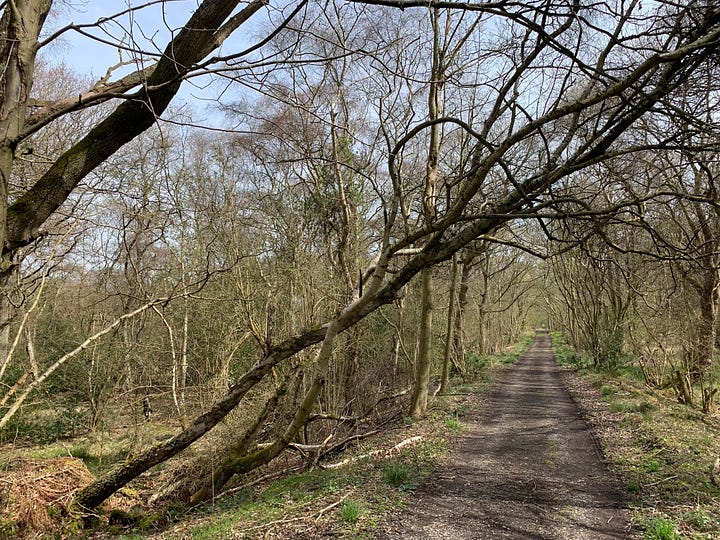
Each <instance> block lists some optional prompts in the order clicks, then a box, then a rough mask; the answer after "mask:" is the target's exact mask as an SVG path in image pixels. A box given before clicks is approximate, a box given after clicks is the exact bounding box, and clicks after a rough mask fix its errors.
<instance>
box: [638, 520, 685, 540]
mask: <svg viewBox="0 0 720 540" xmlns="http://www.w3.org/2000/svg"><path fill="white" fill-rule="evenodd" d="M643 528H644V529H645V538H647V540H677V539H679V538H680V535H679V534H678V532H677V527H676V525H675V523H674V522H673V521H672V520H670V519H666V518H661V517H654V518H652V519H650V520H648V521H646V522H645V523H644V524H643Z"/></svg>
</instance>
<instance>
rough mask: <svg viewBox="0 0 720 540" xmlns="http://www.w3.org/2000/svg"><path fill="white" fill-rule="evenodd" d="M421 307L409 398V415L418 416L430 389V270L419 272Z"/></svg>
mask: <svg viewBox="0 0 720 540" xmlns="http://www.w3.org/2000/svg"><path fill="white" fill-rule="evenodd" d="M421 280H422V300H421V303H422V307H421V313H420V346H419V349H418V358H417V361H416V362H415V385H414V387H413V394H412V398H411V400H410V416H411V417H412V418H420V417H421V416H422V415H423V414H425V410H426V409H427V401H428V392H429V389H430V366H431V364H432V361H431V357H430V347H431V341H432V340H431V334H432V308H433V306H432V270H431V269H429V268H426V269H424V270H423V271H422V272H421Z"/></svg>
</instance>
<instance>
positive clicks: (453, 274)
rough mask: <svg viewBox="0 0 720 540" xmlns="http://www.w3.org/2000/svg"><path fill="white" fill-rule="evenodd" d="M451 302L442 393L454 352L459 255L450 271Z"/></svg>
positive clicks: (444, 356) (441, 386)
mask: <svg viewBox="0 0 720 540" xmlns="http://www.w3.org/2000/svg"><path fill="white" fill-rule="evenodd" d="M450 274H451V278H450V293H449V294H450V304H449V306H448V316H447V332H446V336H445V354H444V355H443V369H442V378H441V379H440V393H441V394H444V393H445V391H446V390H447V385H448V379H449V378H450V356H451V354H452V352H453V347H452V345H453V331H454V329H455V326H454V322H455V289H456V288H457V280H458V263H457V255H454V256H453V258H452V269H451V271H450Z"/></svg>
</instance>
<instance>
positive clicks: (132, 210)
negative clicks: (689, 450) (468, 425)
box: [0, 0, 720, 513]
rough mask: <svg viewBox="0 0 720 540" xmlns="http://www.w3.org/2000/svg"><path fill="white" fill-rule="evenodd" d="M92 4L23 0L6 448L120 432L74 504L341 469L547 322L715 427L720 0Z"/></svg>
mask: <svg viewBox="0 0 720 540" xmlns="http://www.w3.org/2000/svg"><path fill="white" fill-rule="evenodd" d="M92 4H93V3H92V2H70V1H61V0H57V1H55V2H53V1H51V0H4V1H0V48H1V49H2V54H0V240H1V241H2V242H1V245H2V260H1V261H0V290H1V291H2V293H1V294H0V444H1V445H20V446H22V445H23V444H44V443H48V442H52V441H56V440H62V439H64V438H68V437H72V436H75V435H77V434H79V433H88V432H90V433H95V434H105V435H106V436H107V437H111V438H112V437H114V438H115V439H116V440H118V441H120V446H119V450H117V451H116V452H115V454H114V457H112V458H110V457H108V458H107V463H106V465H105V466H103V467H101V468H100V470H99V472H98V473H97V474H96V475H95V476H94V477H93V478H89V479H87V482H85V484H84V485H83V486H82V487H81V488H80V489H78V490H77V491H75V492H74V494H73V497H72V502H71V506H72V507H73V508H76V509H80V510H81V511H83V512H90V513H91V512H92V511H93V509H95V508H97V507H98V506H99V505H101V504H102V503H103V502H104V501H106V500H107V499H108V498H109V497H110V496H112V495H113V494H115V493H117V492H118V491H119V490H122V489H125V487H126V486H127V485H128V484H129V483H131V482H133V481H135V480H136V479H137V478H138V477H140V476H141V475H142V474H143V473H146V472H147V471H152V470H153V468H155V467H157V466H162V467H165V468H170V469H171V470H172V471H173V473H172V474H169V475H167V476H166V478H169V480H168V482H167V483H166V484H165V485H158V486H156V496H157V498H158V500H161V499H162V498H163V497H167V496H168V493H172V494H173V497H175V498H176V499H179V500H183V501H185V502H187V503H192V504H197V503H200V502H202V501H207V500H209V499H212V498H213V497H214V495H215V494H216V493H220V492H221V491H222V490H223V489H224V488H225V487H226V486H227V485H231V484H232V482H234V481H235V482H236V481H238V479H241V478H242V477H243V476H244V475H246V474H248V473H250V472H251V471H253V470H255V469H258V468H259V467H262V466H265V465H267V464H268V463H271V462H273V461H274V460H276V459H278V457H279V456H281V455H282V454H283V452H284V451H286V450H287V449H288V448H294V449H295V450H296V451H302V452H303V453H304V454H305V455H309V456H311V459H319V458H320V456H321V455H322V454H325V453H331V452H337V451H339V450H340V449H342V448H344V447H346V446H348V445H350V444H352V443H353V441H356V440H358V439H360V438H362V437H363V434H364V433H366V432H369V431H371V430H372V429H374V426H377V425H381V424H382V423H383V422H384V421H386V420H387V419H388V418H398V415H399V417H400V418H402V417H407V418H408V419H419V418H422V417H423V416H424V415H425V414H426V411H427V409H428V403H429V402H431V401H432V399H433V397H434V396H436V395H442V394H443V393H444V392H445V391H446V389H447V387H448V384H449V380H450V379H451V378H452V377H456V378H464V379H469V378H472V377H473V374H474V373H476V372H477V370H478V369H480V367H481V365H482V363H483V358H484V357H486V356H487V355H489V354H491V353H494V352H497V351H502V350H503V349H504V348H506V347H507V346H508V345H511V344H513V343H515V342H517V340H518V339H519V338H520V336H521V335H523V333H525V332H527V331H528V330H532V329H533V328H548V329H551V330H553V331H557V332H561V333H562V334H563V335H564V337H565V340H566V341H567V342H568V343H569V344H570V345H572V346H573V347H574V349H575V351H577V354H578V355H579V356H580V357H582V359H583V360H584V361H585V362H586V363H587V364H589V365H592V366H594V367H595V368H597V369H599V370H608V371H610V370H614V369H618V368H623V367H632V368H633V369H636V370H638V371H640V372H641V373H642V376H643V378H644V381H645V384H646V385H648V386H649V387H651V388H657V389H662V390H667V391H670V392H672V393H673V395H674V396H675V398H676V399H677V400H679V401H680V402H681V403H684V404H686V405H687V406H689V407H691V408H693V409H695V410H697V411H700V412H702V413H707V414H710V413H712V412H713V410H714V407H715V400H716V394H717V388H718V387H719V386H720V370H719V369H718V366H717V348H718V345H720V335H718V324H719V323H718V309H719V308H720V193H719V190H720V186H718V183H720V157H719V156H720V155H719V154H718V152H719V151H720V144H719V143H720V108H719V106H718V100H719V98H720V82H719V81H720V6H718V5H717V3H716V2H715V1H714V0H679V1H678V0H654V1H653V0H642V1H641V0H609V1H603V2H600V1H595V0H531V1H526V2H517V1H513V0H497V1H494V0H491V1H478V2H455V1H453V0H450V1H445V0H430V1H423V2H417V1H415V0H347V1H343V0H328V1H325V2H314V1H310V0H300V1H295V0H282V1H280V2H276V1H275V0H250V1H249V2H235V1H226V0H222V1H221V0H202V1H200V0H198V1H173V0H148V1H146V2H134V1H133V2H117V3H114V2H108V3H107V4H106V3H105V2H103V3H102V7H97V6H96V7H95V9H93V10H91V9H90V7H91V5H92ZM114 5H116V9H113V8H112V6H114ZM98 11H101V12H102V13H100V14H98V13H97V12H98ZM171 13H172V14H173V17H177V16H181V17H184V19H183V21H182V23H180V24H179V25H176V24H175V23H171V22H170V19H169V17H166V15H169V14H171ZM173 20H174V19H173ZM70 21H73V22H70ZM79 21H84V22H79ZM71 35H72V36H73V39H76V40H77V39H79V40H84V42H86V44H87V45H86V46H87V47H98V48H103V49H109V50H111V51H113V52H114V54H116V55H117V57H118V58H119V61H118V62H116V63H115V64H113V65H107V66H105V69H106V70H107V71H106V72H105V71H103V74H102V75H101V76H97V74H96V75H95V76H91V75H90V74H89V73H88V72H84V73H82V72H79V71H78V70H76V69H73V68H71V67H69V66H68V65H65V64H63V63H62V62H58V61H56V58H57V54H56V53H57V51H58V50H61V49H62V46H63V43H64V40H65V39H68V36H71ZM178 96H180V97H181V98H182V100H184V101H178V100H177V98H178ZM179 103H181V104H179ZM198 445H200V447H201V448H202V449H203V451H202V452H195V453H194V454H193V456H195V457H193V458H192V460H193V463H192V465H191V466H190V465H188V463H187V461H188V460H190V458H189V457H183V456H185V452H187V450H188V449H189V448H190V447H193V448H197V447H198ZM210 454H212V456H214V457H213V459H212V460H208V459H206V456H207V455H210ZM312 456H314V457H312ZM210 461H212V464H211V462H210Z"/></svg>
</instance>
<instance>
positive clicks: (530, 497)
mask: <svg viewBox="0 0 720 540" xmlns="http://www.w3.org/2000/svg"><path fill="white" fill-rule="evenodd" d="M627 520H628V515H627V511H626V510H624V509H623V504H622V502H621V497H620V496H619V495H618V493H617V491H616V489H615V488H614V485H613V481H612V479H611V477H610V475H609V473H608V471H607V469H606V467H605V465H604V464H603V462H602V459H601V457H600V453H599V451H598V448H597V445H596V443H595V440H594V439H593V437H592V435H591V433H590V431H589V430H588V427H587V425H586V424H585V422H584V421H583V419H582V417H581V416H580V412H579V410H578V408H577V406H576V405H575V403H574V402H573V401H572V399H571V397H570V395H569V394H568V392H567V390H566V389H565V387H564V386H563V384H562V382H561V381H560V376H559V369H558V367H557V366H556V365H555V362H554V360H553V354H552V345H551V343H550V339H549V337H548V335H547V334H545V333H538V335H537V336H536V338H535V341H534V343H533V345H532V347H531V348H530V349H529V350H528V352H527V353H526V354H525V356H524V357H523V358H522V359H521V360H520V361H519V362H517V363H516V364H515V366H513V367H512V368H511V369H509V370H508V371H507V372H505V373H504V374H503V375H502V376H501V378H500V379H499V380H498V381H497V383H496V384H495V386H494V387H493V391H492V392H491V393H490V395H489V398H488V402H487V405H486V407H485V410H484V412H483V413H482V415H481V416H480V417H479V418H476V419H473V420H471V421H470V423H469V426H468V431H467V432H466V434H465V436H464V439H463V441H462V443H461V445H460V446H459V447H458V448H457V449H456V450H455V451H454V452H453V453H452V454H451V455H450V456H449V459H448V461H447V463H446V464H445V465H444V466H443V468H442V469H441V470H439V471H438V472H436V473H435V474H434V475H432V476H431V477H430V478H429V479H428V480H427V481H426V482H425V483H424V484H423V485H422V486H421V487H420V488H419V489H418V491H417V493H416V495H415V497H414V498H413V500H412V502H411V503H410V505H409V507H408V508H407V509H406V510H405V511H404V512H403V513H402V514H401V515H399V516H397V517H396V519H395V520H394V521H393V522H391V523H390V524H388V526H387V527H386V528H385V530H384V532H382V533H380V534H379V535H378V536H377V538H378V539H390V538H439V539H441V538H447V539H466V538H467V539H469V538H473V539H496V538H532V539H562V540H571V539H572V540H580V539H583V540H584V539H588V540H591V539H592V540H601V539H609V538H626V537H627V533H626V528H627Z"/></svg>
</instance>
